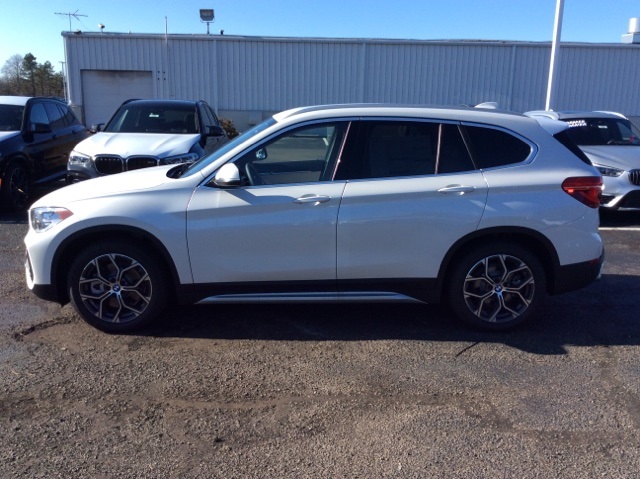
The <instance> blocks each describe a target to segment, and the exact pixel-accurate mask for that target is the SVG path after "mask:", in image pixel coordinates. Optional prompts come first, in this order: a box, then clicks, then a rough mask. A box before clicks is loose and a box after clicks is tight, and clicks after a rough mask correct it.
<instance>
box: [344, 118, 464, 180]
mask: <svg viewBox="0 0 640 479" xmlns="http://www.w3.org/2000/svg"><path fill="white" fill-rule="evenodd" d="M356 144H357V146H355V147H354V146H353V145H352V144H351V145H350V146H349V148H348V150H347V153H346V155H345V160H346V161H345V162H344V164H342V165H341V168H340V171H338V175H337V177H338V178H340V179H344V178H349V179H357V178H389V177H402V176H420V175H432V174H434V173H452V172H458V171H466V170H472V169H474V167H473V164H472V162H471V159H470V157H469V153H468V151H467V148H466V146H465V144H464V141H463V139H462V136H461V135H460V131H459V129H458V126H457V125H453V124H440V123H431V122H421V121H362V122H360V125H359V133H358V139H357V140H356Z"/></svg>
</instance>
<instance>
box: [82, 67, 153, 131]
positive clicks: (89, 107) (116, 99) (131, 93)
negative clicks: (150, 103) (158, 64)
mask: <svg viewBox="0 0 640 479" xmlns="http://www.w3.org/2000/svg"><path fill="white" fill-rule="evenodd" d="M82 97H83V99H84V119H85V124H86V125H87V126H91V125H95V124H96V123H106V122H107V120H109V118H111V115H112V114H113V112H114V111H116V108H118V107H119V106H120V104H121V103H122V102H123V101H125V100H128V99H130V98H153V77H152V75H151V72H150V71H147V72H143V71H134V72H132V71H126V72H123V71H110V70H83V71H82Z"/></svg>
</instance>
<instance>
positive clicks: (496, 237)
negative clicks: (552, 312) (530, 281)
mask: <svg viewBox="0 0 640 479" xmlns="http://www.w3.org/2000/svg"><path fill="white" fill-rule="evenodd" d="M499 241H503V242H504V241H508V242H513V243H515V244H518V245H520V246H522V247H524V248H526V249H528V250H529V251H531V253H533V254H534V255H536V257H537V258H538V259H539V260H540V263H541V264H542V267H543V269H544V272H545V278H546V280H547V291H553V290H554V289H555V278H556V276H557V275H556V272H557V271H558V269H559V268H560V259H559V258H558V253H557V251H556V249H555V247H554V246H553V243H552V242H551V241H550V240H549V239H548V238H547V237H546V236H544V235H543V234H542V233H540V232H538V231H535V230H531V229H528V228H519V227H498V228H489V229H484V230H479V231H474V232H473V233H471V234H469V235H467V236H465V237H463V238H460V239H459V240H458V241H456V242H455V243H454V244H453V245H452V246H451V248H449V251H447V254H446V255H445V257H444V259H443V261H442V264H441V266H440V274H439V275H438V278H440V280H439V281H438V286H437V287H438V296H439V297H440V298H442V296H443V292H444V288H445V285H446V284H448V282H449V275H450V274H451V270H452V266H453V265H454V264H455V261H456V258H457V257H458V256H459V255H460V254H461V253H462V252H465V251H468V250H469V249H471V248H477V247H479V246H481V245H485V244H490V243H496V242H499Z"/></svg>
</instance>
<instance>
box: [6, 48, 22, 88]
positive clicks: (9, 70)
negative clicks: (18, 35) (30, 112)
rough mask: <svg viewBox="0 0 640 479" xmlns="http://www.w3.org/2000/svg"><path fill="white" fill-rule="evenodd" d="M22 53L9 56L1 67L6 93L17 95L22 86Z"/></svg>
mask: <svg viewBox="0 0 640 479" xmlns="http://www.w3.org/2000/svg"><path fill="white" fill-rule="evenodd" d="M22 60H23V57H22V55H18V54H15V55H13V56H12V57H11V58H9V59H8V60H7V61H6V62H5V64H4V66H3V67H2V75H3V77H4V79H5V87H6V89H7V92H6V93H7V94H11V95H19V94H20V93H21V89H22V88H21V87H22V75H23V73H24V72H23V70H22Z"/></svg>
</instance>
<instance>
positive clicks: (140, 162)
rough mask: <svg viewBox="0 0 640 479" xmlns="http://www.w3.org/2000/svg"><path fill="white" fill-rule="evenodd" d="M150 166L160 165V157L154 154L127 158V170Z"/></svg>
mask: <svg viewBox="0 0 640 479" xmlns="http://www.w3.org/2000/svg"><path fill="white" fill-rule="evenodd" d="M150 166H158V159H157V158H154V157H153V156H130V157H129V158H127V170H139V169H140V168H149V167H150Z"/></svg>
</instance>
